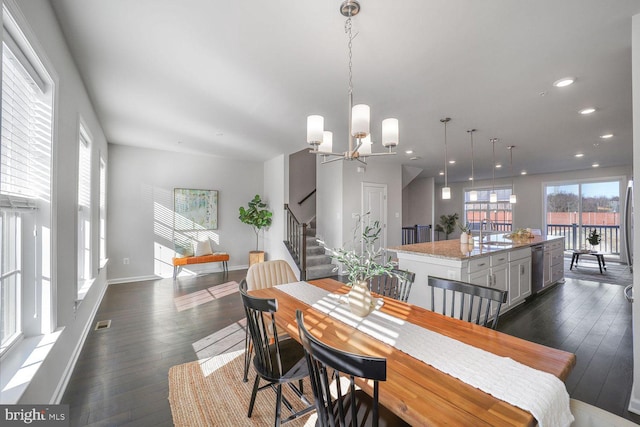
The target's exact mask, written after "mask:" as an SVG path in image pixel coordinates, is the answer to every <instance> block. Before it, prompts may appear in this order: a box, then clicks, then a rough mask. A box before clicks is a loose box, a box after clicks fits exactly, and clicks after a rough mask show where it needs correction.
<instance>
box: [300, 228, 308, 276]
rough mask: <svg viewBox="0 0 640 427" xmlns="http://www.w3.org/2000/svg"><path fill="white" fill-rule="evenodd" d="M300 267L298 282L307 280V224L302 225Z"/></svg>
mask: <svg viewBox="0 0 640 427" xmlns="http://www.w3.org/2000/svg"><path fill="white" fill-rule="evenodd" d="M300 254H301V257H300V258H301V260H302V263H301V264H302V265H301V266H300V280H306V279H307V224H305V223H303V224H302V251H300Z"/></svg>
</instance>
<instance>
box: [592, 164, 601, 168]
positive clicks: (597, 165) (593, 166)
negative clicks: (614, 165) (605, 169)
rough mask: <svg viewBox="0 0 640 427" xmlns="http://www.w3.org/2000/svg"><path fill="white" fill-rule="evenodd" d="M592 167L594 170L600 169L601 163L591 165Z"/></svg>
mask: <svg viewBox="0 0 640 427" xmlns="http://www.w3.org/2000/svg"><path fill="white" fill-rule="evenodd" d="M591 167H592V168H597V167H600V163H594V164H592V165H591Z"/></svg>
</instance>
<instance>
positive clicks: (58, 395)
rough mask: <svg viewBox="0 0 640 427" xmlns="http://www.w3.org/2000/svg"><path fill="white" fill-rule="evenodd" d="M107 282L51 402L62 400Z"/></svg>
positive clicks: (55, 402)
mask: <svg viewBox="0 0 640 427" xmlns="http://www.w3.org/2000/svg"><path fill="white" fill-rule="evenodd" d="M108 286H109V284H108V283H107V284H105V286H103V288H102V291H101V292H100V296H99V297H98V300H97V301H96V304H95V305H94V306H93V310H91V315H90V316H89V320H88V321H87V323H86V325H84V329H83V330H82V335H81V336H80V340H78V343H77V344H76V347H75V348H74V349H73V353H72V354H71V358H70V359H69V362H68V363H67V366H66V367H65V369H64V372H63V373H62V378H60V382H59V383H58V386H57V387H56V390H55V392H54V394H53V396H52V398H51V402H50V403H51V404H56V405H57V404H59V403H60V402H61V401H62V396H63V395H64V392H65V390H66V389H67V386H68V385H69V381H70V380H71V374H73V370H74V369H75V367H76V363H77V362H78V358H79V357H80V352H81V351H82V347H84V342H85V341H86V339H87V336H88V335H89V331H90V330H91V325H93V321H94V319H95V317H96V313H97V312H98V308H100V304H102V299H103V298H104V294H105V292H106V291H107V287H108Z"/></svg>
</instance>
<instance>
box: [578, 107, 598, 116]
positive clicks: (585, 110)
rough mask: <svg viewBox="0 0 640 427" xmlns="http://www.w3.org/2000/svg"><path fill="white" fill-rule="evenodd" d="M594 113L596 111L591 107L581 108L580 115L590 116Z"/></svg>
mask: <svg viewBox="0 0 640 427" xmlns="http://www.w3.org/2000/svg"><path fill="white" fill-rule="evenodd" d="M594 111H596V109H595V108H593V107H589V108H583V109H582V110H580V114H582V115H586V114H591V113H593V112H594Z"/></svg>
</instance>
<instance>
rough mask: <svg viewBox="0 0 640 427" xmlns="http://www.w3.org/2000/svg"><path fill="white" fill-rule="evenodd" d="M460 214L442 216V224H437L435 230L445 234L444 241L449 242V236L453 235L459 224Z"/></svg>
mask: <svg viewBox="0 0 640 427" xmlns="http://www.w3.org/2000/svg"><path fill="white" fill-rule="evenodd" d="M458 218H459V217H458V214H457V213H454V214H451V215H440V224H436V228H435V230H436V231H437V232H439V233H440V232H442V233H444V239H445V240H449V234H451V233H453V230H455V228H456V223H457V222H458Z"/></svg>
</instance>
